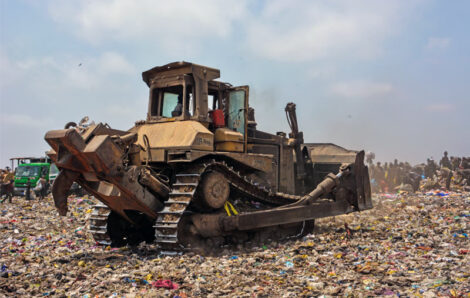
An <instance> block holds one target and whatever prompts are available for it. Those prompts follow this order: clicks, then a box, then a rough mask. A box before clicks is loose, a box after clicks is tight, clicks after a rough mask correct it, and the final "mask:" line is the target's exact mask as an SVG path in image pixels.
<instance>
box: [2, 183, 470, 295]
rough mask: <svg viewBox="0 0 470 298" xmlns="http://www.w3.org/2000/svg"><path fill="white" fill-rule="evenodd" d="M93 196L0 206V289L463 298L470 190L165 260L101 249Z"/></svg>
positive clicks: (138, 251) (144, 247)
mask: <svg viewBox="0 0 470 298" xmlns="http://www.w3.org/2000/svg"><path fill="white" fill-rule="evenodd" d="M95 203H96V201H95V200H94V199H93V198H89V197H87V196H85V197H82V198H70V199H69V206H70V208H71V209H70V210H71V212H70V215H69V216H68V217H60V216H58V215H57V211H56V209H55V208H54V206H53V202H52V199H51V198H47V199H46V200H44V201H25V200H24V199H23V198H14V199H13V203H4V204H2V205H0V211H1V213H0V233H1V234H0V247H1V257H0V266H1V272H0V275H1V277H0V295H2V296H13V295H15V296H25V295H35V296H49V295H52V296H82V297H91V296H95V295H99V296H113V295H114V296H126V297H132V296H165V297H168V296H170V297H175V296H179V297H187V296H196V295H199V296H208V297H210V296H213V297H215V296H223V295H227V296H252V295H260V296H270V297H279V296H293V297H294V296H295V297H297V296H319V295H326V296H336V295H342V296H345V295H355V296H366V295H367V296H369V295H370V296H378V295H382V296H385V295H392V296H395V295H398V296H402V295H406V296H420V297H432V296H440V295H445V296H452V297H458V296H466V297H468V295H469V293H470V280H469V278H470V257H469V256H470V242H469V238H468V234H469V226H470V208H469V206H470V193H455V192H449V193H446V192H442V191H431V192H428V193H419V194H406V193H402V194H382V195H378V196H376V197H375V198H374V205H375V207H374V209H372V210H369V211H366V212H361V213H353V214H350V215H343V216H338V217H335V218H325V219H322V220H318V221H317V223H316V227H315V233H314V234H311V235H309V236H307V237H304V238H303V239H297V240H285V241H280V242H266V243H265V244H264V245H263V246H261V247H256V248H250V249H248V248H245V247H224V248H221V249H220V253H218V254H217V255H211V256H202V255H196V254H194V253H187V254H185V255H182V256H175V257H161V256H159V254H158V249H157V247H156V246H155V245H153V244H150V245H149V244H141V245H140V246H138V247H124V248H111V247H101V246H97V245H96V244H95V242H94V241H93V240H92V238H91V236H90V235H89V234H88V233H87V226H86V225H87V217H88V216H89V215H90V213H91V206H92V205H93V204H95Z"/></svg>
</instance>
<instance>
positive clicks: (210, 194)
mask: <svg viewBox="0 0 470 298" xmlns="http://www.w3.org/2000/svg"><path fill="white" fill-rule="evenodd" d="M229 196H230V185H229V183H228V181H227V179H226V178H225V176H224V175H223V174H222V173H220V172H217V171H213V172H208V173H207V174H205V175H204V177H203V179H202V183H201V197H202V201H203V203H204V205H206V206H207V207H209V208H212V209H219V208H222V207H223V206H224V204H225V202H226V201H227V200H228V198H229Z"/></svg>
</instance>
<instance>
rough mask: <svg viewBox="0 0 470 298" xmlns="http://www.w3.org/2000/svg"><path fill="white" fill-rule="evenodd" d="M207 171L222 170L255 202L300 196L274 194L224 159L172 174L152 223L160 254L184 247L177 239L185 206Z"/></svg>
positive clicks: (290, 200) (286, 200) (272, 202)
mask: <svg viewBox="0 0 470 298" xmlns="http://www.w3.org/2000/svg"><path fill="white" fill-rule="evenodd" d="M209 170H216V171H219V172H221V173H223V174H224V176H225V177H226V178H227V180H228V182H229V183H230V185H231V186H232V187H233V188H235V189H237V190H238V191H239V192H240V193H241V194H242V195H244V196H246V197H249V198H250V199H252V200H255V201H259V202H262V203H265V204H269V205H274V206H281V205H285V204H289V203H293V202H296V201H297V200H299V199H300V196H295V195H289V194H284V193H279V192H277V193H274V192H272V191H271V190H270V189H268V188H266V187H264V186H260V185H257V184H256V183H255V182H253V181H252V180H250V179H249V178H248V177H245V176H243V175H241V174H240V172H238V171H236V170H235V169H234V168H233V167H231V166H228V165H227V164H226V163H225V162H224V161H216V160H210V161H205V162H204V163H201V164H199V165H196V166H193V167H191V168H189V169H186V170H184V171H182V172H180V173H177V174H176V181H175V183H174V184H173V186H172V191H171V192H170V195H169V199H168V200H167V201H166V202H165V207H164V208H163V210H162V211H161V212H160V213H159V216H158V218H157V221H156V223H155V225H154V228H155V237H156V242H157V243H158V245H159V246H160V248H161V253H162V254H165V255H174V254H178V253H181V252H182V251H183V250H184V246H183V245H182V244H181V241H180V240H181V239H179V230H181V228H182V227H181V224H182V218H183V215H184V214H185V213H187V212H188V207H189V205H190V203H191V202H192V201H193V199H194V198H195V195H196V192H197V190H198V185H199V182H200V180H201V177H202V175H203V173H204V172H206V171H209Z"/></svg>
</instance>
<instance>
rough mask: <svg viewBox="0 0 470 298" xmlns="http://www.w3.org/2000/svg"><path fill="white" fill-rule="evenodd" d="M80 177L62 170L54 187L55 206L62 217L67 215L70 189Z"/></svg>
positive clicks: (78, 174)
mask: <svg viewBox="0 0 470 298" xmlns="http://www.w3.org/2000/svg"><path fill="white" fill-rule="evenodd" d="M79 176H80V173H78V172H72V171H67V170H62V171H60V172H59V174H58V175H57V178H56V179H55V181H54V184H53V185H52V197H53V198H54V204H55V207H56V208H57V210H58V211H59V214H60V215H61V216H66V215H67V211H68V208H67V198H68V192H69V189H70V187H72V184H73V182H74V181H75V180H76V179H77V178H78V177H79Z"/></svg>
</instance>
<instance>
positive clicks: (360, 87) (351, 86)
mask: <svg viewBox="0 0 470 298" xmlns="http://www.w3.org/2000/svg"><path fill="white" fill-rule="evenodd" d="M330 91H331V92H332V93H333V94H335V95H338V96H341V97H345V98H366V99H367V98H381V97H384V96H386V95H389V94H390V93H391V92H392V91H393V86H392V85H391V84H390V83H380V82H371V81H367V80H355V81H348V82H339V83H335V84H332V85H331V86H330Z"/></svg>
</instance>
